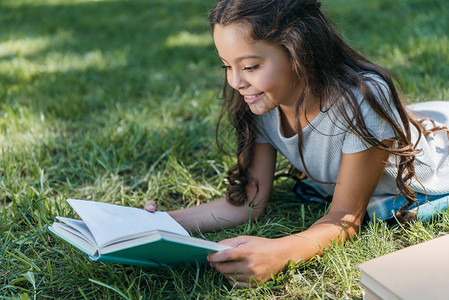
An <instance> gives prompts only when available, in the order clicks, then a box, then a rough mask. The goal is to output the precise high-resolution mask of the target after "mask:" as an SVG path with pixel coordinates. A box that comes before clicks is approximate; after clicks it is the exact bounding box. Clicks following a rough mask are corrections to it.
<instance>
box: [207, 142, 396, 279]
mask: <svg viewBox="0 0 449 300" xmlns="http://www.w3.org/2000/svg"><path fill="white" fill-rule="evenodd" d="M388 157H389V154H388V153H386V152H384V151H381V150H379V149H377V148H371V149H368V150H366V151H363V152H360V153H355V154H345V155H343V158H342V163H341V167H340V171H339V175H338V179H337V183H336V187H335V193H334V197H333V200H332V204H331V208H330V211H329V213H328V214H327V215H326V216H324V217H322V218H321V219H319V220H318V221H316V222H315V223H314V224H313V225H312V226H311V227H310V228H309V229H307V230H306V231H303V232H301V233H298V234H294V235H290V236H286V237H283V238H278V239H265V238H258V237H237V238H233V239H229V240H225V241H223V242H222V243H224V244H227V245H230V246H233V247H235V248H232V249H229V250H224V251H220V252H218V253H214V254H211V255H209V257H208V259H209V261H210V262H211V263H212V264H213V265H214V266H215V267H216V268H217V269H218V270H219V271H220V272H222V273H224V275H225V276H226V277H227V278H228V279H229V281H230V283H231V284H232V283H233V281H234V280H236V281H237V282H238V283H239V284H241V285H247V284H248V282H249V281H250V280H252V281H253V284H254V280H258V281H267V280H269V279H270V277H271V274H277V273H278V272H280V271H281V270H282V269H283V268H284V266H285V263H286V262H287V261H289V260H293V261H300V260H309V259H310V258H312V257H313V256H315V255H317V254H321V253H322V252H323V250H324V249H325V248H326V247H328V246H329V245H330V244H332V243H334V242H342V241H344V240H346V239H348V238H351V237H353V236H354V235H355V234H356V233H357V232H358V230H359V226H360V224H361V222H362V219H363V216H364V214H365V211H366V207H367V205H368V202H369V199H370V196H371V194H372V192H373V190H374V188H375V187H376V185H377V183H378V181H379V179H380V177H381V175H382V172H383V170H384V169H385V164H386V162H387V160H388Z"/></svg>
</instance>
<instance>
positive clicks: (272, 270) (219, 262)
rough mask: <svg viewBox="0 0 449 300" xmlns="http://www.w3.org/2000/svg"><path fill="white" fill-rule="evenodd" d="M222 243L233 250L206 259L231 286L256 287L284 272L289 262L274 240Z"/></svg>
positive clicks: (243, 239) (238, 239) (243, 238)
mask: <svg viewBox="0 0 449 300" xmlns="http://www.w3.org/2000/svg"><path fill="white" fill-rule="evenodd" d="M220 244H223V245H227V246H231V247H233V248H231V249H226V250H222V251H219V252H216V253H212V254H209V255H208V257H207V259H208V261H209V262H210V264H211V266H212V267H213V268H215V269H217V270H218V271H219V272H221V273H223V274H224V276H225V277H226V279H228V282H229V284H230V285H232V286H234V285H237V286H257V285H258V284H260V283H261V282H265V281H268V280H270V279H271V277H272V275H276V274H277V273H279V272H280V271H282V269H283V268H284V267H285V264H286V263H287V261H288V259H284V258H282V256H281V255H280V254H281V253H279V250H280V249H279V245H278V244H277V240H274V239H267V238H260V237H253V236H239V237H236V238H232V239H227V240H223V241H221V242H220Z"/></svg>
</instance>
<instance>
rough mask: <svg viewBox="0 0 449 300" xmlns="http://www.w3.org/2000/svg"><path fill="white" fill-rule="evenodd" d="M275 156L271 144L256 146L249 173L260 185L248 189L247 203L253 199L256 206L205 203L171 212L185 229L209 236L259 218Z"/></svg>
mask: <svg viewBox="0 0 449 300" xmlns="http://www.w3.org/2000/svg"><path fill="white" fill-rule="evenodd" d="M275 161H276V152H275V150H274V148H273V147H272V146H271V145H270V144H256V145H255V151H254V157H253V161H252V163H251V167H250V169H249V173H250V174H251V176H252V177H254V178H256V179H257V181H258V182H259V192H258V193H257V195H256V186H254V185H248V187H247V194H248V199H253V198H254V195H255V198H254V201H253V206H252V207H250V206H249V205H248V204H244V205H242V206H235V205H232V204H230V203H229V202H228V201H226V199H225V198H219V199H217V200H214V201H211V202H208V203H204V204H201V205H198V206H195V207H190V208H186V209H181V210H174V211H170V212H168V213H169V214H170V215H171V216H172V217H173V218H174V219H175V220H176V221H178V222H179V223H180V224H181V225H182V226H183V227H184V228H186V229H187V230H190V231H194V232H200V231H201V232H207V231H214V230H219V229H223V228H229V227H233V226H236V225H239V224H243V223H245V222H246V221H248V220H249V219H250V218H257V217H258V216H259V215H260V214H262V213H263V212H264V210H265V207H266V205H267V203H268V199H269V197H270V193H271V187H272V185H273V176H274V168H275Z"/></svg>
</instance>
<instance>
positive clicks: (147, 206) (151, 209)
mask: <svg viewBox="0 0 449 300" xmlns="http://www.w3.org/2000/svg"><path fill="white" fill-rule="evenodd" d="M156 208H157V207H156V201H154V200H149V201H147V203H146V204H145V206H144V209H145V210H146V211H149V212H155V211H156Z"/></svg>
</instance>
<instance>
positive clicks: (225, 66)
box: [221, 65, 231, 71]
mask: <svg viewBox="0 0 449 300" xmlns="http://www.w3.org/2000/svg"><path fill="white" fill-rule="evenodd" d="M221 68H222V69H225V70H226V71H227V70H231V66H227V65H222V66H221Z"/></svg>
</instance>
